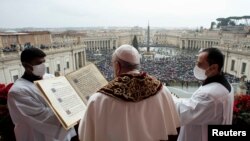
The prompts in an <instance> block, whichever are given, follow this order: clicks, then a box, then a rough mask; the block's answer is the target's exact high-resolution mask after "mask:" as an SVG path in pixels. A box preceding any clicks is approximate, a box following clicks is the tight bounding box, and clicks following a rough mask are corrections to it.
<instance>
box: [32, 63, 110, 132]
mask: <svg viewBox="0 0 250 141" xmlns="http://www.w3.org/2000/svg"><path fill="white" fill-rule="evenodd" d="M107 83H108V82H107V80H106V79H105V78H104V77H103V75H102V74H101V72H100V71H99V70H98V68H97V67H96V66H95V65H94V64H92V63H90V64H88V65H86V66H84V67H83V68H80V69H79V70H76V71H74V72H71V73H69V74H67V75H65V76H59V77H54V78H50V79H43V80H39V81H35V84H36V85H37V87H38V88H39V89H40V90H41V93H42V95H43V96H44V98H45V100H46V101H47V103H48V104H49V106H50V107H51V109H52V110H53V111H54V113H55V115H56V116H57V118H58V119H59V121H60V122H61V124H62V125H63V127H64V128H65V129H69V128H71V127H73V126H74V125H76V124H77V123H78V122H79V120H80V119H81V118H83V116H84V113H85V110H86V104H87V100H88V98H89V97H90V96H91V95H92V94H93V93H95V92H96V91H97V90H99V89H100V88H101V87H103V86H105V85H106V84H107Z"/></svg>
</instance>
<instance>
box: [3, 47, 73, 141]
mask: <svg viewBox="0 0 250 141" xmlns="http://www.w3.org/2000/svg"><path fill="white" fill-rule="evenodd" d="M45 56H46V54H45V53H44V52H43V51H42V50H40V49H38V48H28V49H25V50H24V51H23V52H22V53H21V62H22V65H23V67H24V69H25V72H24V74H23V76H22V77H21V78H19V79H17V80H16V81H15V83H14V85H13V86H12V88H11V89H10V91H9V94H8V108H9V112H10V115H11V118H12V121H13V123H14V124H15V129H14V132H15V136H16V140H17V141H70V140H71V137H73V136H76V132H75V130H74V129H69V130H65V129H64V128H63V127H62V126H61V124H60V122H59V120H58V119H57V117H56V116H55V114H54V113H53V111H52V110H51V109H50V107H49V106H48V105H47V103H46V102H45V100H44V98H43V97H42V96H41V95H40V93H39V90H38V89H37V87H36V86H35V85H34V83H33V82H34V81H36V80H40V79H42V77H43V75H44V74H45V64H44V62H45Z"/></svg>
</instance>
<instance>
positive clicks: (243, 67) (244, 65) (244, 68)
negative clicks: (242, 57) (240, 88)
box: [241, 63, 247, 74]
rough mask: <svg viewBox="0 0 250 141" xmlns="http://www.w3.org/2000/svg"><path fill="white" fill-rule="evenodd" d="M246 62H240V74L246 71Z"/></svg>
mask: <svg viewBox="0 0 250 141" xmlns="http://www.w3.org/2000/svg"><path fill="white" fill-rule="evenodd" d="M246 65H247V64H246V63H242V66H241V74H245V71H246Z"/></svg>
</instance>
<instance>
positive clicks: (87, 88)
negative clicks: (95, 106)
mask: <svg viewBox="0 0 250 141" xmlns="http://www.w3.org/2000/svg"><path fill="white" fill-rule="evenodd" d="M66 77H67V79H68V80H69V82H70V83H71V85H72V86H73V87H74V88H75V90H76V91H77V93H78V94H80V97H81V98H82V100H83V102H84V103H87V100H88V98H89V97H90V96H91V95H92V94H93V93H95V92H96V91H98V90H99V89H100V88H101V87H103V86H105V85H106V84H108V81H107V80H106V79H105V78H104V76H103V75H102V74H101V72H100V71H99V70H98V68H97V67H96V66H95V65H94V64H92V63H90V64H88V65H86V66H84V67H83V68H80V69H79V70H77V71H74V72H72V73H70V74H67V76H66Z"/></svg>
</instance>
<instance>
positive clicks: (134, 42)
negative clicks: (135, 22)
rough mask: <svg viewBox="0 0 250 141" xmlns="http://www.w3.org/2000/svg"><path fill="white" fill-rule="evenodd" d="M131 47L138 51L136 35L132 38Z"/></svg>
mask: <svg viewBox="0 0 250 141" xmlns="http://www.w3.org/2000/svg"><path fill="white" fill-rule="evenodd" d="M132 45H133V46H134V47H135V48H136V49H137V50H138V51H139V48H138V41H137V38H136V35H135V36H134V39H133V41H132Z"/></svg>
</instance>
